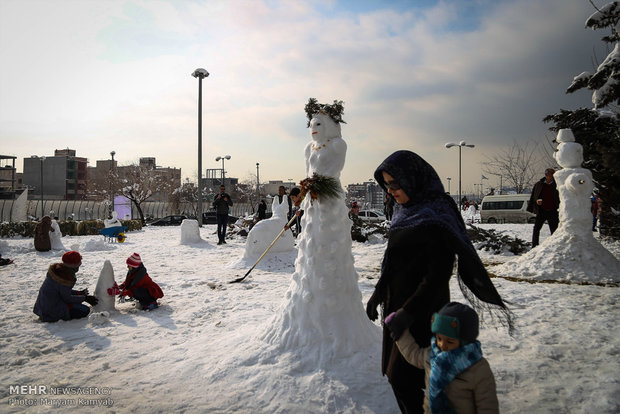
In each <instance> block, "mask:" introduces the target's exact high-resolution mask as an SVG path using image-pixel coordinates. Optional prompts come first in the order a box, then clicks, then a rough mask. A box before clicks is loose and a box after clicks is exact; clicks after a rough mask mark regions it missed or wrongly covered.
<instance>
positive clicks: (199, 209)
mask: <svg viewBox="0 0 620 414" xmlns="http://www.w3.org/2000/svg"><path fill="white" fill-rule="evenodd" d="M192 76H193V77H195V78H198V197H197V199H198V202H197V205H196V215H197V216H198V217H197V219H198V226H200V227H202V80H203V79H204V78H206V77H207V76H209V72H207V71H206V70H205V69H202V68H198V69H196V70H195V71H194V72H193V73H192Z"/></svg>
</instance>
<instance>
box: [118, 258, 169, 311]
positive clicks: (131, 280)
mask: <svg viewBox="0 0 620 414" xmlns="http://www.w3.org/2000/svg"><path fill="white" fill-rule="evenodd" d="M127 269H129V270H128V271H127V277H126V278H125V281H124V282H123V283H121V284H120V286H119V289H120V290H121V297H123V296H129V297H130V298H131V297H133V298H136V299H138V301H139V302H140V306H141V307H142V310H153V309H155V308H157V306H158V304H157V299H159V298H163V297H164V292H162V290H161V288H160V287H159V285H157V283H155V282H153V280H152V279H151V278H150V277H149V275H148V273H147V272H146V267H144V264H143V263H142V259H141V258H140V255H139V254H138V253H134V254H132V255H131V256H129V257H128V258H127Z"/></svg>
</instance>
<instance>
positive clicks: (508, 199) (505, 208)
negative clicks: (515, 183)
mask: <svg viewBox="0 0 620 414" xmlns="http://www.w3.org/2000/svg"><path fill="white" fill-rule="evenodd" d="M529 199H530V194H503V195H492V196H486V197H484V198H483V199H482V205H481V206H480V218H481V219H482V222H483V223H533V222H534V221H535V220H536V215H535V214H532V213H530V212H529V211H527V203H528V201H529Z"/></svg>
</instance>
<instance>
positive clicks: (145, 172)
mask: <svg viewBox="0 0 620 414" xmlns="http://www.w3.org/2000/svg"><path fill="white" fill-rule="evenodd" d="M117 183H118V192H119V193H120V194H121V195H124V196H125V197H127V198H128V199H129V200H130V201H131V202H132V203H133V205H134V206H136V209H137V210H138V214H139V215H140V220H142V224H143V225H144V224H145V223H146V220H145V219H144V213H143V212H142V207H141V204H142V203H143V202H145V201H146V200H148V199H149V198H150V197H151V196H152V195H153V194H154V193H156V192H163V193H166V192H168V193H170V189H169V188H168V187H170V182H169V181H168V180H166V179H165V178H164V177H162V176H160V175H158V174H157V172H156V170H153V169H149V168H145V167H143V166H140V165H135V164H134V165H129V166H126V167H123V168H122V177H117Z"/></svg>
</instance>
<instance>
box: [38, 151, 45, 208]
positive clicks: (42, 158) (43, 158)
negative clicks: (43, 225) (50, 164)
mask: <svg viewBox="0 0 620 414" xmlns="http://www.w3.org/2000/svg"><path fill="white" fill-rule="evenodd" d="M39 161H40V162H41V220H43V216H44V215H45V213H44V211H43V161H45V157H39Z"/></svg>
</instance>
